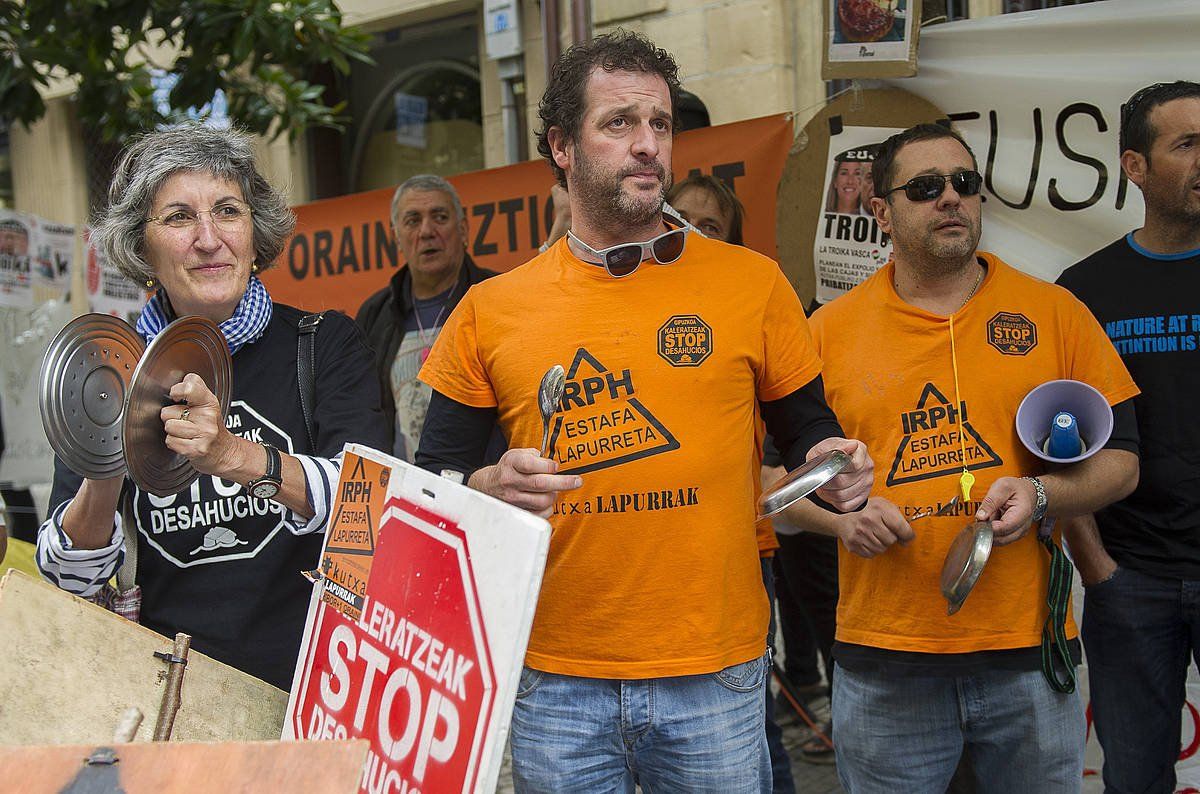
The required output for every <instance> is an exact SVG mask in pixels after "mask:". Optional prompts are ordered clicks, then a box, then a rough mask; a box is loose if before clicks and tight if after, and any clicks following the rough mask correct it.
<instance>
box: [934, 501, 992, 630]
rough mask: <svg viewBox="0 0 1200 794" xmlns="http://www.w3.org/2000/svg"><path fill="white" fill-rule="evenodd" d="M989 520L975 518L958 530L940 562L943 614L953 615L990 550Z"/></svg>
mask: <svg viewBox="0 0 1200 794" xmlns="http://www.w3.org/2000/svg"><path fill="white" fill-rule="evenodd" d="M992 539H993V533H992V524H991V522H990V521H975V522H972V523H971V524H969V525H968V526H967V527H965V528H964V529H963V531H962V532H959V533H958V537H956V538H955V539H954V542H953V543H951V544H950V550H949V551H947V552H946V561H945V562H944V563H943V564H942V595H943V596H945V597H946V602H947V604H946V614H947V615H953V614H954V613H955V612H957V611H958V610H959V609H960V608H961V607H962V605H963V602H965V601H966V600H967V596H969V595H970V594H971V590H972V589H973V588H974V587H975V583H976V582H977V581H979V575H980V574H981V573H983V568H984V566H985V565H987V561H988V557H990V556H991V553H992Z"/></svg>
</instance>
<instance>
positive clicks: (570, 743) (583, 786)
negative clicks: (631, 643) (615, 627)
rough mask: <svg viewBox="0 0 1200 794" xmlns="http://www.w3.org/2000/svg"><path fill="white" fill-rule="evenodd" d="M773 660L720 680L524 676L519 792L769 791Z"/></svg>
mask: <svg viewBox="0 0 1200 794" xmlns="http://www.w3.org/2000/svg"><path fill="white" fill-rule="evenodd" d="M766 677H767V657H766V655H765V654H764V655H763V656H761V657H759V658H757V659H752V660H750V661H749V662H744V663H742V664H735V665H733V666H731V667H727V668H725V669H724V670H721V671H720V672H718V673H711V674H708V675H689V676H679V677H675V678H651V679H642V680H627V681H622V680H609V679H602V678H579V677H575V676H566V675H557V674H554V673H544V672H540V671H538V670H531V669H529V668H528V667H526V668H525V669H524V670H522V671H521V682H520V685H519V688H518V691H517V702H516V707H515V708H514V709H513V719H512V762H513V763H512V770H513V786H514V788H515V789H516V791H517V792H520V793H522V794H532V793H533V792H539V793H540V792H545V793H546V794H559V793H560V792H580V793H581V794H582V793H583V792H587V794H593V793H595V794H600V793H601V792H621V793H622V794H632V792H633V790H634V785H635V784H638V785H641V787H642V791H643V792H645V793H646V794H657V793H658V792H712V793H713V794H735V793H736V794H741V792H745V793H746V794H750V793H751V792H770V790H771V766H770V761H769V760H768V757H767V738H766V734H765V733H764V732H763V722H764V720H765V719H766V717H765V715H764V713H763V691H762V690H763V686H764V685H765V683H766Z"/></svg>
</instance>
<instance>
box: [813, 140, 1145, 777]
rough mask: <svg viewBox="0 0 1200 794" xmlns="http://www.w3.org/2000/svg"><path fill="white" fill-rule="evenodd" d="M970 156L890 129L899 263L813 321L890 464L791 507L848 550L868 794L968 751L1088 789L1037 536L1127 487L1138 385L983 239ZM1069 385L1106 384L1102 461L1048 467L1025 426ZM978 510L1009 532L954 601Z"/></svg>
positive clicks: (1070, 634) (851, 708) (997, 768)
mask: <svg viewBox="0 0 1200 794" xmlns="http://www.w3.org/2000/svg"><path fill="white" fill-rule="evenodd" d="M976 168H977V165H976V162H975V158H974V155H973V154H972V152H971V151H970V149H969V148H968V147H967V145H966V143H965V142H963V141H962V139H961V138H959V137H958V135H956V134H955V133H953V132H951V131H950V130H948V129H945V128H943V127H940V126H938V125H931V124H929V125H919V126H917V127H914V128H912V129H910V130H906V131H905V132H903V133H900V134H898V135H895V136H893V137H892V138H890V139H888V140H887V141H886V142H884V143H883V145H882V146H881V147H880V150H879V152H878V154H877V155H876V159H875V163H874V181H875V188H876V198H874V199H872V204H873V207H874V211H875V217H876V219H877V221H878V222H879V225H880V228H881V229H882V230H883V231H885V232H887V233H888V234H889V235H891V237H892V242H893V245H894V251H895V255H894V259H893V261H892V262H891V263H889V264H888V265H887V266H885V267H884V268H882V269H881V270H879V271H878V272H877V273H876V274H875V275H873V276H872V277H870V278H869V279H867V280H866V281H865V282H863V283H862V284H860V285H859V286H858V287H856V288H855V289H853V290H851V291H850V292H849V293H847V294H846V295H844V296H842V297H841V298H838V299H837V300H835V301H832V302H830V303H829V304H828V305H826V306H825V307H823V308H822V309H820V310H819V311H818V312H817V313H816V314H814V315H813V318H812V325H813V336H814V340H815V341H816V343H817V347H818V350H819V351H820V354H821V357H822V360H823V361H824V362H825V370H824V375H825V387H826V392H827V395H828V398H829V404H830V406H831V407H832V408H833V409H834V411H835V412H836V413H837V415H838V418H839V420H840V421H841V423H842V426H843V427H844V428H845V430H846V431H847V433H848V434H849V435H851V436H853V437H856V438H862V439H864V440H866V442H867V444H868V447H869V449H870V450H871V453H872V455H873V456H874V457H875V463H876V467H877V469H878V470H879V472H880V477H878V478H877V480H876V482H875V488H874V490H873V492H872V496H871V499H870V500H869V501H868V502H867V506H866V508H865V509H864V510H862V511H861V512H858V513H853V514H848V515H844V516H840V515H834V514H831V513H827V512H823V511H820V510H813V509H808V508H807V507H805V506H799V507H797V508H796V509H794V510H792V511H789V518H790V519H791V520H793V521H794V522H795V523H797V524H798V525H800V526H803V527H805V528H806V529H810V530H814V531H822V532H825V533H827V534H834V535H837V536H838V537H840V538H841V540H842V544H843V546H844V548H843V549H842V550H841V553H840V555H839V577H840V587H841V592H840V598H839V603H838V628H837V642H836V644H835V646H834V658H835V660H836V663H835V672H834V681H833V731H834V743H835V746H836V748H837V762H838V773H839V775H840V776H841V779H842V782H843V784H844V785H845V786H846V788H847V789H848V790H849V791H851V792H855V794H859V792H885V791H886V792H892V791H945V790H946V786H947V784H948V783H949V781H950V779H951V776H952V775H953V773H954V770H955V767H956V765H957V764H958V761H959V756H960V755H961V754H962V752H963V748H964V747H967V748H969V756H970V759H971V765H972V768H973V771H974V774H975V777H976V782H977V786H978V790H979V791H997V792H1010V791H1037V792H1077V791H1078V790H1079V785H1080V778H1081V775H1082V771H1083V745H1084V716H1083V707H1082V704H1081V703H1080V700H1079V696H1078V694H1077V693H1075V692H1074V691H1073V682H1071V683H1068V684H1065V685H1062V686H1061V688H1062V689H1069V690H1071V691H1070V692H1069V693H1068V692H1060V691H1056V690H1055V689H1054V688H1052V687H1051V685H1050V683H1049V681H1048V680H1047V679H1044V678H1043V671H1042V653H1041V648H1040V647H1039V646H1040V643H1041V641H1042V630H1043V624H1044V623H1045V622H1046V619H1047V607H1046V604H1047V590H1048V574H1049V570H1050V559H1051V557H1050V555H1049V554H1047V553H1046V549H1045V548H1043V547H1042V544H1040V543H1039V540H1038V537H1037V536H1036V534H1029V532H1028V530H1029V528H1030V524H1031V522H1033V521H1037V520H1039V519H1041V518H1042V516H1043V515H1046V514H1047V511H1049V512H1048V514H1049V515H1051V516H1071V515H1078V514H1081V513H1086V512H1090V511H1092V510H1094V509H1096V508H1098V507H1101V506H1103V505H1105V504H1107V503H1109V502H1111V501H1113V500H1115V499H1119V498H1121V497H1122V496H1123V495H1125V494H1127V493H1129V491H1130V490H1131V489H1132V488H1133V485H1134V483H1136V481H1137V471H1138V464H1137V432H1136V426H1135V423H1134V422H1133V418H1132V413H1133V412H1132V408H1131V405H1130V402H1129V401H1130V399H1131V398H1132V397H1133V396H1134V395H1135V394H1137V387H1136V386H1135V385H1134V383H1133V380H1132V379H1131V378H1130V376H1129V373H1128V372H1127V371H1126V369H1125V367H1124V366H1123V365H1122V364H1121V360H1120V358H1119V357H1118V356H1117V353H1116V351H1115V350H1114V349H1113V346H1112V345H1111V344H1110V343H1109V341H1108V339H1107V337H1106V336H1105V335H1104V332H1103V331H1102V330H1101V328H1100V327H1099V325H1098V324H1097V323H1096V321H1095V320H1094V319H1093V318H1092V316H1091V314H1090V313H1089V312H1088V311H1087V309H1086V308H1085V307H1084V306H1083V305H1082V304H1081V303H1079V302H1078V301H1077V300H1075V299H1074V298H1073V297H1072V296H1071V295H1070V294H1069V293H1068V292H1066V291H1065V290H1063V289H1061V288H1059V287H1056V286H1054V285H1052V284H1047V283H1045V282H1041V281H1038V280H1037V279H1034V278H1032V277H1030V276H1027V275H1024V274H1022V273H1020V272H1018V271H1017V270H1015V269H1013V268H1012V267H1010V266H1008V265H1007V264H1005V263H1004V262H1002V261H1001V260H1000V259H999V258H997V257H995V256H993V255H992V254H987V253H983V252H980V251H978V250H977V245H978V242H979V233H980V221H981V217H980V216H981V211H980V210H981V208H980V196H979V192H980V187H981V184H982V177H981V176H980V175H979V173H978V171H977V170H976ZM1056 379H1073V380H1079V381H1084V382H1086V383H1088V384H1090V385H1092V386H1094V387H1095V388H1096V389H1097V390H1099V391H1100V393H1101V394H1103V395H1104V397H1105V398H1106V399H1107V400H1108V402H1109V404H1110V405H1113V406H1115V408H1114V420H1115V430H1114V432H1113V435H1112V437H1111V438H1110V440H1109V442H1108V443H1107V444H1106V445H1105V448H1103V449H1101V450H1099V451H1098V452H1096V454H1094V455H1093V456H1092V457H1090V458H1087V459H1086V460H1083V461H1081V462H1079V463H1076V464H1074V465H1071V466H1062V467H1058V468H1055V469H1054V470H1052V471H1047V467H1046V465H1045V464H1044V463H1042V462H1041V461H1040V459H1038V458H1036V457H1035V456H1034V455H1032V454H1031V453H1030V452H1028V450H1026V449H1025V447H1024V446H1023V445H1022V444H1021V442H1020V440H1019V439H1018V437H1017V434H1016V429H1015V424H1014V419H1015V415H1016V410H1017V406H1018V405H1019V404H1020V402H1021V400H1022V398H1023V397H1024V396H1025V395H1026V394H1027V393H1028V392H1029V391H1030V390H1031V389H1033V388H1034V387H1035V386H1038V385H1040V384H1041V383H1043V382H1045V381H1048V380H1056ZM1084 430H1085V432H1086V428H1085V429H1084ZM884 472H886V475H884ZM972 481H973V483H972ZM981 496H982V499H981V500H980V497H981ZM976 500H979V501H976ZM972 519H976V520H980V521H991V522H992V527H993V530H994V533H995V545H994V547H993V548H992V551H991V555H990V558H989V560H988V562H987V565H986V567H985V568H984V569H983V571H982V573H981V574H980V576H979V579H978V581H977V583H976V584H975V587H974V590H973V591H972V592H971V594H970V597H969V598H967V600H966V602H965V603H964V604H963V606H962V608H961V610H960V611H959V612H958V613H957V614H954V615H948V614H947V602H946V600H945V599H944V598H943V596H942V595H941V592H940V586H939V584H940V582H939V578H940V573H941V569H942V563H943V560H944V558H945V557H946V552H947V550H948V549H949V547H950V544H951V542H952V541H953V540H954V538H955V537H956V536H957V535H958V534H959V533H960V532H961V531H963V529H964V527H966V525H967V524H968V523H969V522H970V521H971V520H972ZM1063 564H1064V565H1065V561H1063ZM1068 570H1069V569H1068ZM1068 614H1069V612H1068ZM1065 636H1066V637H1067V638H1069V639H1068V640H1067V641H1066V642H1065V644H1064V646H1066V647H1063V646H1056V648H1055V650H1057V651H1061V652H1062V654H1063V655H1064V656H1065V657H1066V660H1068V661H1067V662H1066V664H1067V665H1068V666H1069V668H1070V669H1071V670H1073V667H1074V665H1077V664H1078V661H1079V659H1078V656H1079V642H1078V639H1077V631H1076V629H1075V626H1074V624H1073V623H1072V622H1070V621H1069V620H1068V622H1067V626H1066V628H1065ZM1060 669H1061V666H1060Z"/></svg>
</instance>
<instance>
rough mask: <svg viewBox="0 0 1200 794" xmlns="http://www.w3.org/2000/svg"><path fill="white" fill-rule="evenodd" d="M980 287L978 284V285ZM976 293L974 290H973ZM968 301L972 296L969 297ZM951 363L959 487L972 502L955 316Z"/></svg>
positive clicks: (951, 341)
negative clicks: (958, 459)
mask: <svg viewBox="0 0 1200 794" xmlns="http://www.w3.org/2000/svg"><path fill="white" fill-rule="evenodd" d="M976 286H978V284H976ZM972 292H974V290H972ZM967 298H968V300H969V299H970V296H969V295H968V296H967ZM950 361H951V363H952V364H953V365H954V407H955V408H957V409H958V411H959V414H958V448H959V452H960V453H961V454H962V464H963V471H962V476H960V477H959V478H958V487H959V489H960V490H961V491H962V498H963V501H964V502H969V501H971V486H972V485H974V484H975V475H974V474H972V473H971V472H970V471H969V470H968V469H967V439H966V432H965V431H964V429H963V428H965V427H966V417H965V416H964V413H965V412H964V411H963V403H962V398H961V397H960V396H959V394H958V349H957V348H956V347H955V345H954V315H953V314H951V315H950Z"/></svg>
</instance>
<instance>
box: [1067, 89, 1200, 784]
mask: <svg viewBox="0 0 1200 794" xmlns="http://www.w3.org/2000/svg"><path fill="white" fill-rule="evenodd" d="M1120 138H1121V140H1120V153H1121V168H1122V169H1124V171H1125V175H1126V176H1127V177H1128V178H1129V181H1130V182H1132V183H1134V184H1135V185H1137V186H1138V188H1139V189H1140V190H1141V191H1142V198H1143V199H1144V201H1145V205H1146V214H1145V222H1144V223H1143V224H1142V227H1141V228H1140V229H1137V230H1136V231H1133V232H1130V233H1129V234H1127V235H1125V236H1124V237H1122V238H1121V239H1119V240H1117V241H1116V242H1114V243H1112V244H1111V245H1108V246H1107V247H1105V248H1103V249H1101V250H1100V251H1097V252H1096V253H1094V254H1092V255H1091V256H1089V257H1088V258H1087V259H1085V260H1083V261H1082V262H1080V263H1079V264H1077V265H1075V266H1074V267H1071V268H1068V269H1067V270H1066V272H1064V273H1063V274H1062V276H1061V277H1060V278H1059V281H1058V283H1059V284H1062V285H1063V286H1065V287H1066V288H1067V289H1069V290H1071V292H1073V293H1074V294H1075V295H1076V296H1078V297H1079V298H1080V300H1082V301H1083V302H1084V303H1086V304H1087V305H1088V307H1089V308H1090V309H1091V310H1092V311H1093V312H1094V313H1095V315H1096V318H1097V319H1098V320H1099V321H1100V322H1101V323H1102V324H1103V325H1104V327H1105V329H1106V330H1107V331H1108V333H1109V336H1110V337H1111V338H1112V340H1113V342H1114V344H1116V346H1117V351H1118V352H1119V353H1120V354H1121V358H1122V359H1123V360H1124V361H1125V363H1126V364H1127V365H1128V367H1129V370H1130V372H1132V373H1133V376H1134V378H1135V379H1136V380H1137V382H1138V385H1139V386H1140V387H1141V388H1142V394H1141V395H1140V396H1139V397H1138V398H1137V399H1136V400H1135V405H1136V409H1137V426H1138V433H1139V435H1140V437H1141V477H1140V479H1139V480H1138V487H1137V490H1136V491H1134V492H1133V493H1132V494H1130V495H1129V496H1128V497H1127V498H1125V499H1122V500H1121V501H1119V502H1117V503H1115V504H1112V505H1110V506H1109V507H1107V508H1105V509H1104V510H1102V511H1100V512H1099V513H1097V514H1096V516H1095V518H1094V519H1093V518H1091V517H1086V518H1083V519H1080V520H1079V521H1078V522H1077V523H1078V526H1077V527H1075V530H1076V531H1075V533H1074V534H1073V535H1071V536H1070V542H1071V551H1072V556H1073V557H1074V558H1075V562H1076V564H1077V565H1078V566H1079V576H1080V578H1081V579H1082V580H1083V584H1084V586H1085V588H1086V590H1085V593H1086V597H1085V607H1084V612H1083V615H1084V618H1083V644H1084V647H1085V648H1086V649H1087V661H1088V682H1089V684H1090V692H1091V699H1092V716H1093V717H1094V718H1095V721H1096V736H1097V737H1098V738H1099V740H1100V745H1101V747H1103V748H1104V785H1105V790H1106V791H1109V792H1116V793H1117V794H1123V793H1124V792H1135V791H1136V792H1143V791H1147V792H1171V791H1175V762H1176V759H1178V757H1179V748H1180V712H1181V711H1182V710H1183V707H1184V702H1185V691H1184V680H1185V679H1186V677H1187V672H1188V667H1189V665H1190V664H1191V663H1192V662H1193V660H1196V659H1197V658H1200V617H1197V614H1198V613H1197V609H1196V607H1197V605H1198V604H1200V599H1198V597H1197V593H1200V487H1197V483H1198V482H1200V420H1198V418H1197V417H1198V416H1200V414H1198V413H1197V411H1196V409H1195V397H1196V395H1197V394H1198V393H1200V345H1198V344H1197V332H1200V83H1194V82H1185V81H1179V82H1174V83H1160V84H1158V85H1152V86H1149V87H1147V88H1144V89H1142V90H1141V91H1138V92H1137V93H1136V94H1134V95H1133V97H1131V98H1130V99H1129V101H1128V102H1126V103H1125V105H1124V106H1123V107H1122V113H1121V133H1120ZM1097 524H1098V525H1099V526H1098V528H1097Z"/></svg>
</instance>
